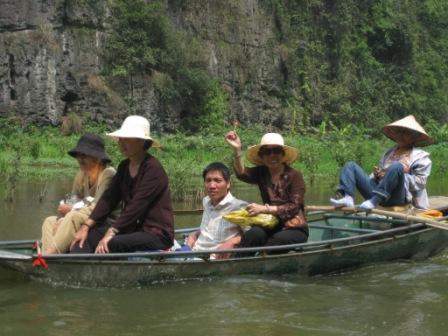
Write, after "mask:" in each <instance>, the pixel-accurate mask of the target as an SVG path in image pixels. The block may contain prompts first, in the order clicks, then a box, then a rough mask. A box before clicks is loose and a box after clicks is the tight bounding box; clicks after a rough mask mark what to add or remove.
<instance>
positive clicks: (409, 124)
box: [383, 114, 432, 146]
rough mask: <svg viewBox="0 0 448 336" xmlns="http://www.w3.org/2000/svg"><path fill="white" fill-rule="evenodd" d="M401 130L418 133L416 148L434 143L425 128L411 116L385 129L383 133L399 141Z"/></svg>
mask: <svg viewBox="0 0 448 336" xmlns="http://www.w3.org/2000/svg"><path fill="white" fill-rule="evenodd" d="M400 129H407V130H410V131H413V132H415V133H416V137H417V138H416V139H415V142H414V144H415V146H427V145H430V144H431V143H432V138H431V137H430V136H429V135H428V133H426V132H425V130H424V129H423V127H422V126H421V125H420V124H419V123H418V122H417V120H415V117H414V116H413V115H412V114H411V115H408V116H407V117H404V118H403V119H400V120H397V121H394V122H393V123H391V124H388V125H386V126H384V127H383V133H384V134H385V135H386V136H387V137H388V138H389V139H391V140H393V141H395V142H396V141H397V138H398V132H397V131H399V130H400Z"/></svg>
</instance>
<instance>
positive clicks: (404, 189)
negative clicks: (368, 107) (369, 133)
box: [330, 115, 432, 210]
mask: <svg viewBox="0 0 448 336" xmlns="http://www.w3.org/2000/svg"><path fill="white" fill-rule="evenodd" d="M383 133H384V134H385V135H386V136H387V137H388V138H389V139H391V140H392V141H394V142H395V143H396V145H395V146H393V147H392V148H391V149H389V150H388V151H387V152H386V153H385V154H384V156H383V158H382V159H381V160H380V163H379V165H378V167H374V168H373V172H372V174H371V175H370V176H368V175H367V174H366V173H365V172H364V171H363V170H362V168H361V167H359V166H358V165H357V164H356V163H355V162H348V163H347V164H346V165H345V166H344V167H343V168H342V171H341V174H340V179H339V182H340V184H339V187H338V192H339V193H341V194H342V196H343V197H342V198H340V199H333V198H331V199H330V201H331V203H332V204H333V205H335V206H336V207H343V206H345V207H354V195H355V191H356V189H358V190H359V192H360V193H361V195H362V196H363V197H364V199H365V201H364V202H363V203H361V204H360V205H359V207H360V208H362V209H367V210H368V209H373V208H375V207H376V206H378V205H382V206H399V205H406V204H409V203H412V205H413V206H415V207H417V208H421V209H427V208H428V207H429V200H428V195H427V192H426V182H427V180H428V177H429V175H430V173H431V165H432V163H431V160H430V158H429V153H428V152H426V151H424V150H422V149H420V148H417V147H418V146H420V147H421V146H427V145H429V144H431V143H432V139H431V137H430V136H429V135H428V134H427V133H426V131H425V130H424V129H423V127H422V126H421V125H420V124H419V123H418V122H417V120H415V118H414V116H413V115H408V116H407V117H405V118H403V119H400V120H397V121H395V122H393V123H391V124H388V125H386V126H384V127H383Z"/></svg>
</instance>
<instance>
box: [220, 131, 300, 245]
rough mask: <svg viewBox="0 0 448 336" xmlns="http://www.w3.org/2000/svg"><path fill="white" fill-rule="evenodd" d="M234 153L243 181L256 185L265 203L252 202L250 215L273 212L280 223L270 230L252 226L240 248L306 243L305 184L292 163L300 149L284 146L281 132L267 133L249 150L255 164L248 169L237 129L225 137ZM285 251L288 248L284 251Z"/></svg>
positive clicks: (237, 168)
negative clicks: (243, 157)
mask: <svg viewBox="0 0 448 336" xmlns="http://www.w3.org/2000/svg"><path fill="white" fill-rule="evenodd" d="M225 139H226V141H227V143H228V144H229V145H230V146H231V148H232V150H233V153H234V165H233V167H234V170H235V175H236V176H237V178H238V179H240V180H241V181H244V182H246V183H251V184H257V185H258V188H259V190H260V193H261V198H262V200H263V203H264V204H258V203H251V204H249V205H248V206H247V207H246V210H247V211H248V212H249V214H250V215H257V214H272V215H275V216H277V217H278V218H279V220H280V224H279V225H278V226H277V227H276V228H275V229H271V230H268V229H266V228H263V227H261V226H253V227H252V228H251V229H250V230H248V231H246V232H245V233H244V235H243V237H242V238H241V242H240V245H239V246H240V247H253V246H275V245H286V244H295V243H303V242H306V241H307V239H308V225H307V223H306V219H305V215H304V195H305V183H304V180H303V176H302V173H301V172H299V171H297V170H295V169H294V168H292V167H291V166H290V164H291V163H292V162H294V161H295V160H296V159H297V157H298V154H299V151H298V150H297V149H296V148H294V147H290V146H287V145H285V143H284V140H283V137H282V136H281V135H280V134H278V133H266V134H265V135H263V137H262V138H261V141H260V143H259V144H257V145H254V146H251V147H249V148H248V149H247V153H246V157H247V159H248V160H249V161H250V162H251V163H253V164H254V165H255V167H252V168H249V167H246V166H245V165H244V162H243V159H242V150H241V139H240V137H239V136H238V134H237V133H236V132H235V131H230V132H228V133H227V134H226V137H225ZM283 252H285V251H283Z"/></svg>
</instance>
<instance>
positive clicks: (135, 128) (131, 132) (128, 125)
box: [107, 115, 160, 147]
mask: <svg viewBox="0 0 448 336" xmlns="http://www.w3.org/2000/svg"><path fill="white" fill-rule="evenodd" d="M107 135H108V136H111V137H113V138H137V139H143V140H150V141H152V147H160V143H159V142H158V141H157V140H154V139H153V138H152V137H151V134H150V127H149V121H148V119H146V118H144V117H142V116H137V115H132V116H129V117H127V118H126V119H125V120H124V121H123V124H121V127H120V129H119V130H117V131H115V132H112V133H107Z"/></svg>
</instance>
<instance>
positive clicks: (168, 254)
mask: <svg viewBox="0 0 448 336" xmlns="http://www.w3.org/2000/svg"><path fill="white" fill-rule="evenodd" d="M422 228H426V229H428V230H436V229H435V228H430V227H427V226H426V225H425V224H423V223H413V224H409V225H406V226H401V227H397V228H392V229H388V230H382V231H375V232H372V233H365V234H359V235H356V236H351V237H343V238H336V239H329V240H324V241H314V242H306V243H300V244H289V245H279V246H269V247H266V246H260V247H252V248H234V249H225V250H219V251H218V250H212V251H162V252H159V251H157V252H130V253H108V254H95V253H85V254H81V253H77V254H75V253H70V254H49V255H43V257H44V258H45V260H47V261H58V260H60V261H64V262H80V261H81V262H82V261H85V262H92V261H93V260H96V261H111V262H114V263H117V262H118V261H122V262H125V263H133V262H145V263H163V262H166V261H168V262H171V261H175V260H174V258H200V259H201V260H200V262H203V261H209V260H210V255H211V254H221V253H237V252H242V253H244V252H252V253H253V252H269V251H279V250H288V251H289V252H286V253H282V254H280V255H281V256H291V255H292V254H293V253H294V252H299V253H300V252H314V251H316V250H319V251H323V250H334V249H336V248H341V247H353V246H355V244H353V242H355V241H356V242H357V243H356V245H360V244H363V243H368V242H369V241H372V239H374V238H377V239H375V240H374V241H377V240H380V237H385V238H387V237H390V236H392V237H393V236H396V235H400V234H403V235H408V234H410V233H414V232H417V231H420V229H422ZM409 231H410V232H409ZM16 242H19V243H22V244H25V242H27V243H34V242H35V241H31V240H28V241H25V240H24V241H16ZM291 252H292V253H291ZM280 255H277V256H280ZM272 256H273V255H264V254H263V255H261V256H253V257H250V258H251V259H263V258H269V257H272ZM35 257H37V255H36V254H35V253H33V255H31V256H30V259H33V258H35ZM133 257H135V258H147V260H127V259H128V258H133ZM123 258H126V259H125V260H123ZM237 259H247V258H231V259H225V260H232V261H234V260H237ZM2 260H3V261H8V260H10V261H13V260H16V261H20V260H21V261H26V260H29V259H26V260H24V259H19V258H15V259H14V258H2V257H1V256H0V262H1V261H2ZM186 261H189V262H192V261H194V260H186ZM186 261H182V262H184V263H185V262H186ZM213 261H214V262H216V261H222V260H220V259H216V260H213Z"/></svg>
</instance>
